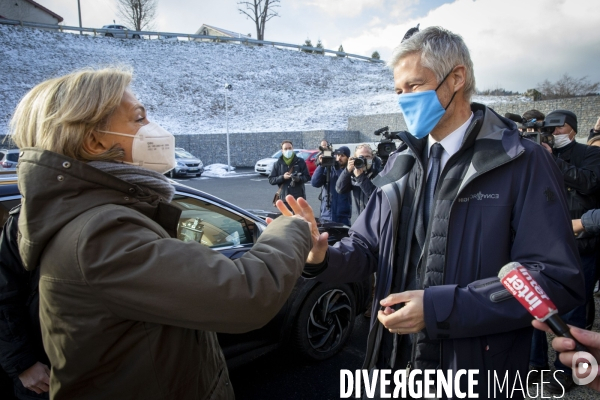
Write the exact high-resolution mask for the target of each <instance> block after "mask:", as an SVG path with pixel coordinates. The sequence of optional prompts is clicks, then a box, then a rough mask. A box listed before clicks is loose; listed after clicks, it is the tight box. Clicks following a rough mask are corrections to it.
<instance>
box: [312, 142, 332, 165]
mask: <svg viewBox="0 0 600 400" xmlns="http://www.w3.org/2000/svg"><path fill="white" fill-rule="evenodd" d="M325 151H330V152H331V153H333V146H332V144H331V143H329V142H328V141H327V140H325V139H323V140H321V144H319V154H317V156H316V157H315V165H316V166H317V167H318V166H319V165H321V157H322V156H323V152H325Z"/></svg>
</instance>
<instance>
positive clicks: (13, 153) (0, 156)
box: [0, 149, 20, 171]
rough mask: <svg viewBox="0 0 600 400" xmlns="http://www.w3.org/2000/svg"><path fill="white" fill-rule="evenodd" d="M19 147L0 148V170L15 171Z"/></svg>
mask: <svg viewBox="0 0 600 400" xmlns="http://www.w3.org/2000/svg"><path fill="white" fill-rule="evenodd" d="M19 151H20V150H19V149H10V150H9V149H0V171H16V170H17V162H18V161H19Z"/></svg>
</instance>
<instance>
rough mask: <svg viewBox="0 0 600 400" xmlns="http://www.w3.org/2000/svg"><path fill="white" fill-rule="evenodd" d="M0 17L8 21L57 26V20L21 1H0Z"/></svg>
mask: <svg viewBox="0 0 600 400" xmlns="http://www.w3.org/2000/svg"><path fill="white" fill-rule="evenodd" d="M0 15H2V16H4V17H5V18H8V19H16V20H19V21H29V22H38V23H40V24H58V23H59V21H58V19H56V18H54V17H53V16H52V15H50V14H48V13H47V12H46V11H43V10H41V9H39V8H37V7H35V6H34V5H33V4H31V3H29V2H27V1H23V0H0Z"/></svg>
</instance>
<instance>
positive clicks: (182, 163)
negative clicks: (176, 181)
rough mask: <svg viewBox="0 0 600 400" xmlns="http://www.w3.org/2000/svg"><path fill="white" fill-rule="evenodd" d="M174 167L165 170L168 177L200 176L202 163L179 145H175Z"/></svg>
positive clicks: (202, 169) (202, 167) (202, 168)
mask: <svg viewBox="0 0 600 400" xmlns="http://www.w3.org/2000/svg"><path fill="white" fill-rule="evenodd" d="M175 161H176V162H177V163H176V165H175V168H173V169H172V170H170V171H169V172H167V175H168V176H169V177H170V178H176V177H178V176H202V173H203V172H204V164H202V161H201V160H200V159H199V158H198V157H196V156H194V155H193V154H191V153H189V152H188V151H186V150H185V149H183V148H181V147H175Z"/></svg>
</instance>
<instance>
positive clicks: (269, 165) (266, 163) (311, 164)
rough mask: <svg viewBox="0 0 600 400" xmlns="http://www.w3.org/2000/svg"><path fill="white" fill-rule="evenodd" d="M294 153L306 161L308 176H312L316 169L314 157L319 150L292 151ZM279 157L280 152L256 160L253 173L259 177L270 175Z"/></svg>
mask: <svg viewBox="0 0 600 400" xmlns="http://www.w3.org/2000/svg"><path fill="white" fill-rule="evenodd" d="M294 153H296V155H297V156H298V157H300V158H302V159H304V161H306V166H307V167H308V173H309V174H310V176H312V174H313V173H314V172H315V169H316V168H317V167H316V165H315V155H316V154H318V153H319V150H304V149H294ZM279 157H281V150H279V151H278V152H276V153H275V154H273V155H272V156H271V157H268V158H263V159H261V160H258V161H257V162H256V164H255V165H254V172H257V173H259V174H261V175H267V176H268V175H270V174H271V171H273V165H275V163H276V162H277V160H278V159H279Z"/></svg>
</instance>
